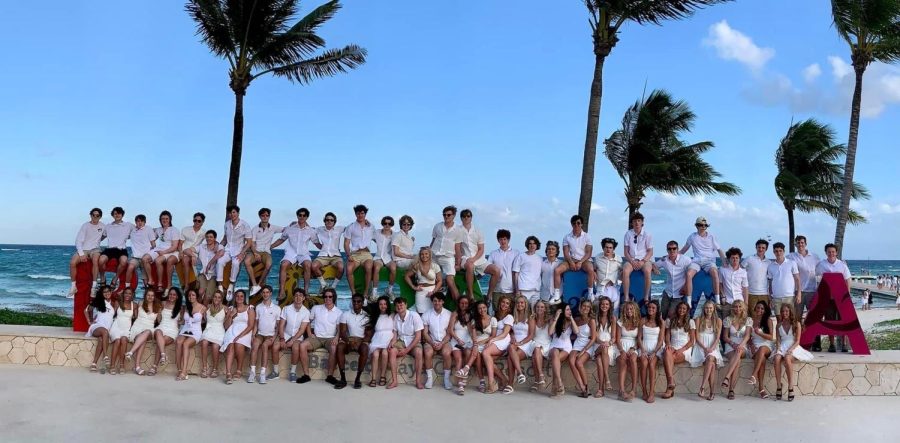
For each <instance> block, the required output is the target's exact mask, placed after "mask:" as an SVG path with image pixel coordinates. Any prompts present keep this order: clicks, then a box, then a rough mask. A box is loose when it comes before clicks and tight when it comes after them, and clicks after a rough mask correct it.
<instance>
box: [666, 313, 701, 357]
mask: <svg viewBox="0 0 900 443" xmlns="http://www.w3.org/2000/svg"><path fill="white" fill-rule="evenodd" d="M671 320H672V319H668V320H666V330H667V331H669V345H671V346H672V350H673V351H675V350H678V349H681V348H683V347H684V346H685V345H686V344H688V342H689V341H691V333H690V332H688V331H685V330H684V327H680V328H672V321H671ZM688 329H690V330H692V331H693V330H694V329H697V325H696V324H695V323H694V319H689V320H688ZM693 354H694V347H693V346H691V347H690V348H688V349H687V350H686V351H684V360H685V361H687V362H689V363H690V362H691V361H692V356H693Z"/></svg>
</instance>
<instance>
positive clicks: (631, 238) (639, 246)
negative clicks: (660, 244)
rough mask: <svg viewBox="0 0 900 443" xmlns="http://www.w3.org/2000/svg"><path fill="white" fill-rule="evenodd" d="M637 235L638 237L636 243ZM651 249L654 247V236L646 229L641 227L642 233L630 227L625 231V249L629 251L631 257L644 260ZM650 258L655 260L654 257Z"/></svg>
mask: <svg viewBox="0 0 900 443" xmlns="http://www.w3.org/2000/svg"><path fill="white" fill-rule="evenodd" d="M635 237H637V242H636V243H635ZM650 249H653V237H652V236H651V235H650V233H649V232H647V230H646V229H641V233H640V234H635V233H634V229H629V230H628V231H627V232H625V250H627V251H629V253H630V254H631V258H633V259H635V260H643V259H644V256H646V255H647V251H649V250H650ZM626 257H627V254H626ZM650 259H651V260H653V258H652V257H651V258H650Z"/></svg>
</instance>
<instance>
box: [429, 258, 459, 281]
mask: <svg viewBox="0 0 900 443" xmlns="http://www.w3.org/2000/svg"><path fill="white" fill-rule="evenodd" d="M434 261H435V262H437V264H438V266H440V267H441V273H442V274H444V277H446V276H448V275H456V258H454V257H453V256H446V255H438V256H435V257H434Z"/></svg>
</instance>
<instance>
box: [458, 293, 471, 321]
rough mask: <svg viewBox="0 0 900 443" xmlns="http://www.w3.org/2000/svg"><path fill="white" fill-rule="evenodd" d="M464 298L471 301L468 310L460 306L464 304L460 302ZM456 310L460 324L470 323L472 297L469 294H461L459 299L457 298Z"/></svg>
mask: <svg viewBox="0 0 900 443" xmlns="http://www.w3.org/2000/svg"><path fill="white" fill-rule="evenodd" d="M462 299H466V301H468V302H469V309H468V310H465V311H464V310H461V309H460V308H459V305H461V304H462V303H460V301H462ZM454 312H456V320H457V321H459V323H460V324H462V325H468V324H469V322H470V321H472V297H469V296H468V295H461V296H460V297H459V298H458V299H456V311H454Z"/></svg>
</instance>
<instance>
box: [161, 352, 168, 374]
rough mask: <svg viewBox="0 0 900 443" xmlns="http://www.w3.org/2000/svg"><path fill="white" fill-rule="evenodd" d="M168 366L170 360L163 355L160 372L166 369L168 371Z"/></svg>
mask: <svg viewBox="0 0 900 443" xmlns="http://www.w3.org/2000/svg"><path fill="white" fill-rule="evenodd" d="M168 364H169V359H168V358H166V354H163V355H162V358H161V359H160V360H159V369H160V371H163V370H165V369H166V365H168Z"/></svg>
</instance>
